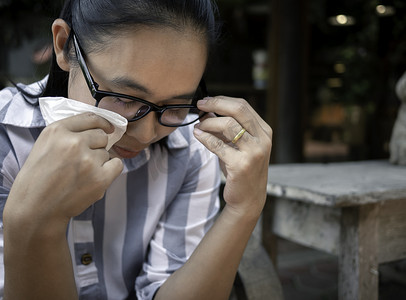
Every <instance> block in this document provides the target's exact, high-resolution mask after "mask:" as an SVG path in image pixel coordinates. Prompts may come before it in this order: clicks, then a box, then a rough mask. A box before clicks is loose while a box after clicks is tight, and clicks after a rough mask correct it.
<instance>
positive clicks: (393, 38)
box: [0, 0, 406, 300]
mask: <svg viewBox="0 0 406 300" xmlns="http://www.w3.org/2000/svg"><path fill="white" fill-rule="evenodd" d="M217 2H218V6H219V14H220V18H221V20H222V34H221V38H220V41H219V45H218V48H217V51H215V52H214V53H213V56H212V59H211V61H210V63H209V65H208V69H207V74H206V75H205V76H206V81H207V84H208V88H209V92H210V94H211V95H218V94H223V95H228V96H234V97H241V98H245V99H246V100H247V101H249V102H250V103H251V105H252V106H253V107H254V108H255V109H256V110H257V112H258V113H259V114H260V115H261V116H262V117H263V118H264V119H265V120H266V121H267V122H268V123H269V124H270V125H271V126H272V127H273V129H274V147H273V153H272V158H271V160H272V163H291V162H336V161H349V160H369V159H387V158H388V157H389V149H388V144H389V140H390V136H391V131H392V128H393V124H394V122H395V119H396V116H397V111H398V108H399V105H400V101H399V99H398V98H397V96H396V94H395V85H396V82H397V80H398V79H399V78H400V77H401V75H402V74H403V73H404V72H405V71H406V1H404V0H340V1H328V0H218V1H217ZM61 5H62V1H59V0H57V1H56V0H41V1H39V0H35V1H34V0H0V88H1V87H4V86H7V85H10V81H9V79H12V80H13V81H14V82H24V83H29V82H33V81H34V80H37V79H41V78H42V77H43V76H45V75H46V74H47V70H48V68H49V60H50V57H51V53H52V52H51V48H50V47H51V33H50V26H51V23H52V21H53V20H54V19H55V18H56V17H57V16H58V14H59V11H60V9H61ZM280 253H281V255H280V256H279V260H278V272H279V275H280V278H281V281H282V285H283V288H284V292H285V297H286V299H301V300H303V299H336V297H337V258H336V257H333V256H329V255H327V254H325V253H322V252H317V251H314V250H312V249H307V248H304V247H299V246H295V245H293V244H291V243H289V242H288V241H282V243H281V244H280ZM402 268H403V269H404V270H403V271H406V264H405V263H403V267H402ZM382 274H384V273H382ZM385 274H386V275H385ZM385 274H384V275H381V277H380V299H406V282H405V279H404V276H403V275H402V276H403V277H399V276H398V277H396V276H395V275H388V274H393V272H392V273H391V272H386V273H385ZM403 274H404V273H403ZM385 276H386V277H385Z"/></svg>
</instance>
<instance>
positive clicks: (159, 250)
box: [0, 79, 220, 300]
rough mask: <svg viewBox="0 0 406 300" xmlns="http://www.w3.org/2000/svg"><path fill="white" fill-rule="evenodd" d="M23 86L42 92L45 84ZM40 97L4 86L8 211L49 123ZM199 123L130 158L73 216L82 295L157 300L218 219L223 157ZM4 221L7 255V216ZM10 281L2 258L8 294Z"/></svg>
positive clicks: (0, 182)
mask: <svg viewBox="0 0 406 300" xmlns="http://www.w3.org/2000/svg"><path fill="white" fill-rule="evenodd" d="M45 80H46V79H45ZM45 80H43V81H42V82H41V84H42V85H44V84H45ZM20 87H22V88H23V89H24V90H26V91H28V92H30V93H34V94H36V93H38V91H40V83H35V84H31V85H28V86H24V85H20ZM27 100H28V101H27ZM35 101H37V99H26V100H25V99H24V98H23V97H22V95H21V94H20V93H19V92H18V91H17V90H16V89H15V88H7V89H4V90H2V91H0V170H1V173H0V210H1V211H0V213H1V216H2V215H3V208H4V205H5V202H6V200H7V197H8V194H9V191H10V189H11V186H12V184H13V182H14V179H15V178H16V176H17V173H18V172H19V170H20V169H21V167H22V165H23V164H24V162H25V161H26V159H27V156H28V155H29V153H30V150H31V148H32V146H33V144H34V142H35V141H36V139H37V137H38V136H39V135H40V133H41V131H42V130H43V129H44V127H45V122H44V120H43V118H42V115H41V113H40V110H39V107H38V106H37V105H32V104H30V103H29V102H35ZM192 129H193V126H186V127H180V128H178V129H176V130H175V131H174V132H173V133H171V134H170V135H169V136H168V140H167V147H160V146H150V147H149V148H148V149H145V150H144V151H143V152H141V153H140V154H139V155H138V156H136V157H135V158H132V159H125V160H124V165H125V167H124V170H123V172H122V173H121V175H120V176H119V177H118V178H117V179H116V180H115V181H114V182H113V183H112V185H111V186H110V187H109V188H108V190H107V191H106V193H105V196H104V197H103V199H101V200H99V201H97V202H96V203H95V204H94V205H92V206H91V207H89V208H88V209H87V210H86V211H84V212H83V213H82V214H80V215H79V216H77V217H75V218H73V219H72V220H71V222H70V224H69V228H68V230H67V240H68V243H69V247H70V252H71V257H72V261H73V266H74V274H75V279H76V285H77V288H78V292H79V295H80V299H139V300H141V299H152V298H153V296H154V294H155V292H156V291H157V290H158V288H159V287H160V286H161V285H162V283H163V282H164V281H165V280H166V279H167V278H168V277H169V276H170V274H171V273H173V272H174V271H176V270H177V269H178V268H180V267H181V266H182V265H183V264H184V263H185V262H186V260H187V259H188V258H189V257H190V255H191V254H192V252H193V251H194V249H195V248H196V246H197V245H198V244H199V242H200V240H201V239H202V237H203V236H204V234H205V233H206V232H207V230H208V229H209V228H210V226H211V225H212V224H213V222H214V219H215V217H216V215H217V212H218V209H219V201H218V187H219V182H220V175H219V168H218V161H217V158H216V156H215V155H213V154H212V153H211V152H209V151H208V150H207V149H206V148H205V147H203V146H202V145H201V143H199V142H198V141H197V140H196V139H194V137H193V134H192ZM33 180H35V179H34V178H33ZM0 222H1V223H0V255H1V256H3V226H2V225H3V223H2V217H1V219H0ZM2 258H3V257H1V262H2V261H3V259H2ZM3 287H4V266H3V264H2V263H0V288H1V290H0V296H1V297H2V295H3Z"/></svg>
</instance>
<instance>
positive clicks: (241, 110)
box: [197, 96, 269, 136]
mask: <svg viewBox="0 0 406 300" xmlns="http://www.w3.org/2000/svg"><path fill="white" fill-rule="evenodd" d="M197 106H198V108H199V109H200V110H202V111H210V112H214V113H216V114H219V115H223V116H231V117H233V118H235V119H236V120H237V121H238V123H240V124H241V126H242V127H244V128H245V129H246V130H247V131H249V132H250V133H251V134H252V135H254V136H257V135H261V134H263V132H264V131H268V128H269V125H268V124H267V123H266V122H265V121H264V120H262V118H261V117H260V116H259V115H258V114H257V112H256V111H255V110H254V109H253V108H252V107H251V106H250V105H249V104H248V103H247V101H245V100H244V99H238V98H231V97H225V96H216V97H211V98H210V97H208V98H205V99H203V100H199V101H198V102H197Z"/></svg>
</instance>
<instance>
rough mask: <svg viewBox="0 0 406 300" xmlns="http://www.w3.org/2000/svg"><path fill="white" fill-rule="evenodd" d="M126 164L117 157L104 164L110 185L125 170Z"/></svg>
mask: <svg viewBox="0 0 406 300" xmlns="http://www.w3.org/2000/svg"><path fill="white" fill-rule="evenodd" d="M123 168H124V164H123V162H122V160H121V159H119V158H117V157H115V158H112V159H110V160H108V161H106V162H105V163H104V164H103V170H104V172H105V173H104V174H105V178H106V181H107V182H106V183H107V185H108V186H110V184H111V183H112V182H113V181H114V179H116V178H117V177H118V175H120V174H121V172H122V171H123Z"/></svg>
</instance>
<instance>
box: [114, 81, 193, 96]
mask: <svg viewBox="0 0 406 300" xmlns="http://www.w3.org/2000/svg"><path fill="white" fill-rule="evenodd" d="M110 82H111V83H112V84H113V85H115V86H116V87H118V88H123V87H124V88H130V89H132V90H136V91H140V92H143V93H145V94H147V95H152V92H151V91H150V90H149V89H148V88H147V87H145V86H143V85H142V84H140V83H138V82H136V81H134V80H132V79H129V78H126V77H115V78H113V79H112V80H110ZM195 94H196V91H194V92H191V93H186V94H181V95H177V96H174V97H171V98H170V99H166V100H171V99H180V100H190V99H192V98H193V97H194V95H195Z"/></svg>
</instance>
